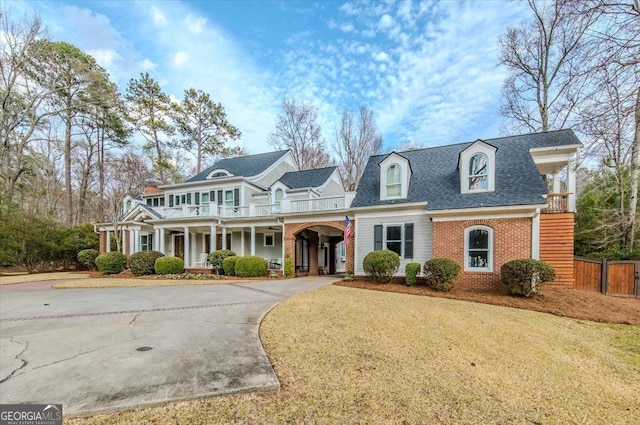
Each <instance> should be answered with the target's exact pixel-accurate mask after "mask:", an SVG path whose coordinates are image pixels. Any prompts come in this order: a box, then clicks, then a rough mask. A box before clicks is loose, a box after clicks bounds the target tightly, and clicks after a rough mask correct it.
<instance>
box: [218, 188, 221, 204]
mask: <svg viewBox="0 0 640 425" xmlns="http://www.w3.org/2000/svg"><path fill="white" fill-rule="evenodd" d="M218 205H222V191H221V190H219V191H218Z"/></svg>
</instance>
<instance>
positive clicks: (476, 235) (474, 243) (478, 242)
mask: <svg viewBox="0 0 640 425" xmlns="http://www.w3.org/2000/svg"><path fill="white" fill-rule="evenodd" d="M473 249H489V232H488V231H486V230H482V229H474V230H471V231H469V250H473Z"/></svg>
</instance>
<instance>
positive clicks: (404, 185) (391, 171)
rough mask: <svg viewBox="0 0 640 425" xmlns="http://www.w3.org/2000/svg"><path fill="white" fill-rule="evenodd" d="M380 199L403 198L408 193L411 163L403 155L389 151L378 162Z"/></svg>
mask: <svg viewBox="0 0 640 425" xmlns="http://www.w3.org/2000/svg"><path fill="white" fill-rule="evenodd" d="M378 165H379V167H380V200H386V199H390V200H391V199H405V198H406V197H407V195H408V193H409V182H410V181H411V164H409V160H408V159H407V158H405V157H404V156H402V155H400V154H397V153H395V152H391V153H390V154H389V155H387V157H386V158H385V159H383V160H382V161H381V162H380V163H379V164H378Z"/></svg>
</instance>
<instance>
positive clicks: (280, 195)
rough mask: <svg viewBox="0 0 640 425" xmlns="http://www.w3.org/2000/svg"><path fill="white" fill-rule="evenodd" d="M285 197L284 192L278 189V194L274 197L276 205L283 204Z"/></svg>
mask: <svg viewBox="0 0 640 425" xmlns="http://www.w3.org/2000/svg"><path fill="white" fill-rule="evenodd" d="M283 197H284V192H283V191H282V189H276V193H275V195H274V202H275V203H276V204H279V203H280V202H282V198H283Z"/></svg>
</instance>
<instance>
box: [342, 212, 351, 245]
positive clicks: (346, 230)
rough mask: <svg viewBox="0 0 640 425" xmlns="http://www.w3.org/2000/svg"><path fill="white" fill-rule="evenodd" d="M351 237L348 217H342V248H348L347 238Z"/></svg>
mask: <svg viewBox="0 0 640 425" xmlns="http://www.w3.org/2000/svg"><path fill="white" fill-rule="evenodd" d="M350 237H351V221H349V217H347V216H345V217H344V246H345V247H347V246H349V238H350Z"/></svg>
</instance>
